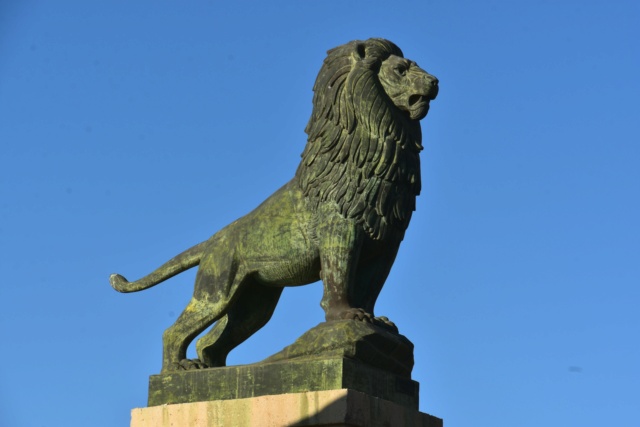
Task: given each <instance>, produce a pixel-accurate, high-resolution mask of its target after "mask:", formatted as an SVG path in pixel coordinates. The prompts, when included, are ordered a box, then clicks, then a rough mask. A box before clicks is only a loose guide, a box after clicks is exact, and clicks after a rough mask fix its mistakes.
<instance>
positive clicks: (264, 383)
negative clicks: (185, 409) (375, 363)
mask: <svg viewBox="0 0 640 427" xmlns="http://www.w3.org/2000/svg"><path fill="white" fill-rule="evenodd" d="M340 389H350V390H354V391H360V392H362V393H365V394H368V395H370V396H372V397H377V398H381V399H384V400H387V401H390V402H393V403H397V404H399V405H403V406H407V407H409V408H411V409H418V396H419V394H418V392H419V385H418V383H417V382H415V381H413V380H411V378H408V377H405V376H400V375H396V374H392V373H389V372H386V371H382V370H380V369H376V368H372V367H370V366H368V365H364V364H362V363H360V362H357V361H354V360H351V359H347V358H342V357H341V358H332V359H304V360H287V361H282V362H272V363H259V364H255V365H240V366H227V367H223V368H214V369H201V370H193V371H178V372H172V373H167V374H160V375H152V376H151V377H150V378H149V403H148V404H149V406H157V405H163V404H175V403H191V402H202V401H208V400H229V399H244V398H249V397H258V396H266V395H279V394H286V393H302V392H307V391H311V392H313V391H324V390H340Z"/></svg>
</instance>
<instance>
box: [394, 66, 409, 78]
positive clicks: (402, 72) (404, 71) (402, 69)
mask: <svg viewBox="0 0 640 427" xmlns="http://www.w3.org/2000/svg"><path fill="white" fill-rule="evenodd" d="M395 70H396V73H398V75H400V76H402V77H404V76H405V75H406V74H407V68H406V67H405V66H404V65H398V66H397V67H396V68H395Z"/></svg>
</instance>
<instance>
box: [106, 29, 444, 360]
mask: <svg viewBox="0 0 640 427" xmlns="http://www.w3.org/2000/svg"><path fill="white" fill-rule="evenodd" d="M437 93H438V80H437V79H436V78H435V77H433V76H432V75H430V74H428V73H426V72H425V71H424V70H422V69H420V68H419V67H418V66H417V65H416V63H415V62H413V61H410V60H407V59H405V58H404V57H403V54H402V52H401V50H400V49H399V48H398V47H397V46H396V45H394V44H393V43H391V42H389V41H387V40H383V39H369V40H367V41H353V42H350V43H347V44H345V45H343V46H339V47H337V48H335V49H332V50H330V51H329V52H328V56H327V58H326V59H325V61H324V64H323V66H322V68H321V70H320V73H319V75H318V78H317V80H316V83H315V85H314V97H313V112H312V116H311V119H310V120H309V124H308V125H307V128H306V132H307V134H308V142H307V145H306V148H305V149H304V152H303V154H302V161H301V163H300V166H299V167H298V170H297V172H296V174H295V176H294V178H293V179H292V180H291V181H289V182H288V183H287V184H285V185H284V186H283V187H282V188H281V189H279V190H278V191H276V192H275V193H274V194H273V195H272V196H271V197H269V198H268V199H267V200H266V201H265V202H263V203H262V204H261V205H260V206H258V207H257V208H256V209H255V210H254V211H252V212H251V213H249V214H248V215H246V216H244V217H242V218H240V219H238V220H237V221H235V222H233V223H231V224H230V225H228V226H227V227H225V228H223V229H222V230H220V231H219V232H218V233H216V234H214V235H213V236H212V237H211V238H210V239H208V240H207V241H205V242H202V243H200V244H198V245H196V246H194V247H192V248H190V249H188V250H186V251H185V252H183V253H181V254H179V255H178V256H176V257H175V258H173V259H172V260H170V261H168V262H167V263H165V264H164V265H162V266H161V267H160V268H158V269H157V270H156V271H154V272H152V273H151V274H149V275H148V276H146V277H143V278H142V279H140V280H137V281H134V282H128V281H127V280H126V279H125V278H124V277H122V276H120V275H117V274H114V275H112V276H111V278H110V281H111V285H112V286H113V287H114V288H115V289H116V290H118V291H120V292H135V291H140V290H143V289H147V288H149V287H151V286H154V285H156V284H158V283H160V282H162V281H164V280H166V279H168V278H170V277H172V276H174V275H176V274H179V273H181V272H183V271H185V270H187V269H189V268H192V267H195V266H196V265H199V266H200V267H199V270H198V273H197V276H196V283H195V289H194V293H193V298H192V299H191V301H190V302H189V304H188V305H187V307H186V308H185V310H184V312H183V313H182V314H181V315H180V317H179V318H178V320H177V321H176V322H175V324H174V325H173V326H171V327H170V328H169V329H167V330H166V331H165V333H164V335H163V363H162V372H163V373H169V372H173V371H178V370H185V369H197V368H207V367H220V366H224V365H225V364H226V358H227V354H228V353H229V352H230V351H231V350H232V349H233V348H235V347H236V346H237V345H239V344H240V343H242V342H243V341H245V340H246V339H247V338H249V337H250V336H251V335H252V334H253V333H255V332H256V331H257V330H258V329H260V328H261V327H262V326H263V325H264V324H265V323H266V322H267V321H268V320H269V318H270V317H271V315H272V313H273V310H274V309H275V307H276V304H277V302H278V299H279V297H280V294H281V292H282V289H283V288H284V287H285V286H298V285H304V284H308V283H312V282H315V281H317V280H322V282H323V284H324V294H323V297H322V301H321V306H322V308H323V309H324V311H325V318H326V320H327V321H334V320H342V319H347V320H356V321H362V322H367V323H374V324H377V325H379V326H385V327H386V328H387V329H388V330H390V331H393V332H396V333H397V329H395V326H394V325H393V323H391V322H389V321H388V320H387V319H386V318H376V317H374V314H373V312H374V305H375V303H376V300H377V298H378V294H379V293H380V290H381V289H382V286H383V284H384V282H385V280H386V278H387V275H388V274H389V271H390V269H391V266H392V264H393V262H394V259H395V257H396V253H397V251H398V248H399V246H400V242H401V241H402V239H403V238H404V233H405V231H406V229H407V226H408V224H409V220H410V218H411V214H412V212H413V210H414V209H415V198H416V196H417V195H418V194H419V193H420V159H419V152H420V150H421V149H422V145H421V140H422V135H421V130H420V123H419V121H420V120H421V119H422V118H424V117H425V116H426V114H427V112H428V110H429V102H430V101H431V100H432V99H434V98H435V97H436V95H437ZM214 323H215V325H214V326H213V328H212V329H211V330H210V331H209V332H208V333H207V334H206V335H204V336H203V337H202V338H200V339H199V340H198V341H197V344H196V350H197V353H198V357H199V359H196V360H188V359H186V351H187V347H188V345H189V343H190V342H191V341H192V340H193V339H194V338H195V337H196V336H197V335H199V334H200V333H201V332H203V331H204V330H205V329H206V328H207V327H209V326H211V325H213V324H214ZM325 334H330V331H327V332H325ZM325 339H326V338H325ZM329 339H330V338H329ZM336 339H338V338H336ZM345 339H348V336H345V337H343V338H339V339H338V340H345ZM314 340H315V338H314ZM305 342H306V341H305V340H302V341H300V342H299V343H297V350H296V351H295V353H296V354H302V353H305V351H307V350H304V348H305V346H306V347H307V348H308V349H309V350H308V351H310V352H313V351H314V349H317V351H321V350H322V349H323V348H325V349H326V346H324V347H323V346H322V345H321V346H317V345H316V344H314V343H312V342H309V343H306V344H305ZM314 346H315V347H314ZM301 349H302V350H301ZM409 362H410V364H411V365H412V364H413V359H412V357H411V360H408V359H407V360H405V361H404V366H407V365H408V364H409ZM409 370H410V369H409Z"/></svg>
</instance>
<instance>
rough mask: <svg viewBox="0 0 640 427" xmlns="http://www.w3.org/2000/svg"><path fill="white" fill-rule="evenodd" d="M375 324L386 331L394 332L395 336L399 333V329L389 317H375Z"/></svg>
mask: <svg viewBox="0 0 640 427" xmlns="http://www.w3.org/2000/svg"><path fill="white" fill-rule="evenodd" d="M373 324H374V325H376V326H380V327H381V328H383V329H386V330H387V331H389V332H393V333H394V334H397V333H398V327H397V326H396V324H395V323H393V322H392V321H391V320H389V318H388V317H385V316H380V317H375V318H374V319H373Z"/></svg>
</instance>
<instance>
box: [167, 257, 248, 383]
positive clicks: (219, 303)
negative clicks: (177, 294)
mask: <svg viewBox="0 0 640 427" xmlns="http://www.w3.org/2000/svg"><path fill="white" fill-rule="evenodd" d="M225 249H226V248H225ZM245 279H247V273H246V271H245V269H244V268H243V267H242V265H239V264H238V263H236V262H234V255H233V252H231V251H228V250H223V249H220V250H217V251H216V250H215V249H214V250H213V251H211V252H210V253H208V254H206V256H205V257H204V258H203V262H201V263H200V269H199V270H198V273H197V275H196V283H195V288H194V292H193V297H192V298H191V301H189V304H188V305H187V307H186V308H185V309H184V311H183V312H182V314H181V315H180V316H179V317H178V320H176V322H175V323H174V324H173V325H172V326H170V327H169V328H168V329H167V330H166V331H165V332H164V334H163V336H162V347H163V356H162V372H167V371H175V370H181V369H193V368H204V367H206V365H205V364H204V363H201V362H200V361H190V360H188V359H187V358H186V357H187V348H188V347H189V344H190V343H191V342H192V341H193V339H194V338H195V337H197V336H198V335H199V334H200V333H201V332H202V331H204V330H205V329H206V328H208V327H209V326H211V325H212V324H213V323H214V322H216V321H217V320H219V319H222V318H223V317H224V316H225V315H226V314H227V311H228V310H229V307H230V306H231V305H232V304H233V303H234V300H235V299H236V293H237V292H238V291H239V290H240V289H242V287H243V285H245V284H246V283H244V282H245Z"/></svg>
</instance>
